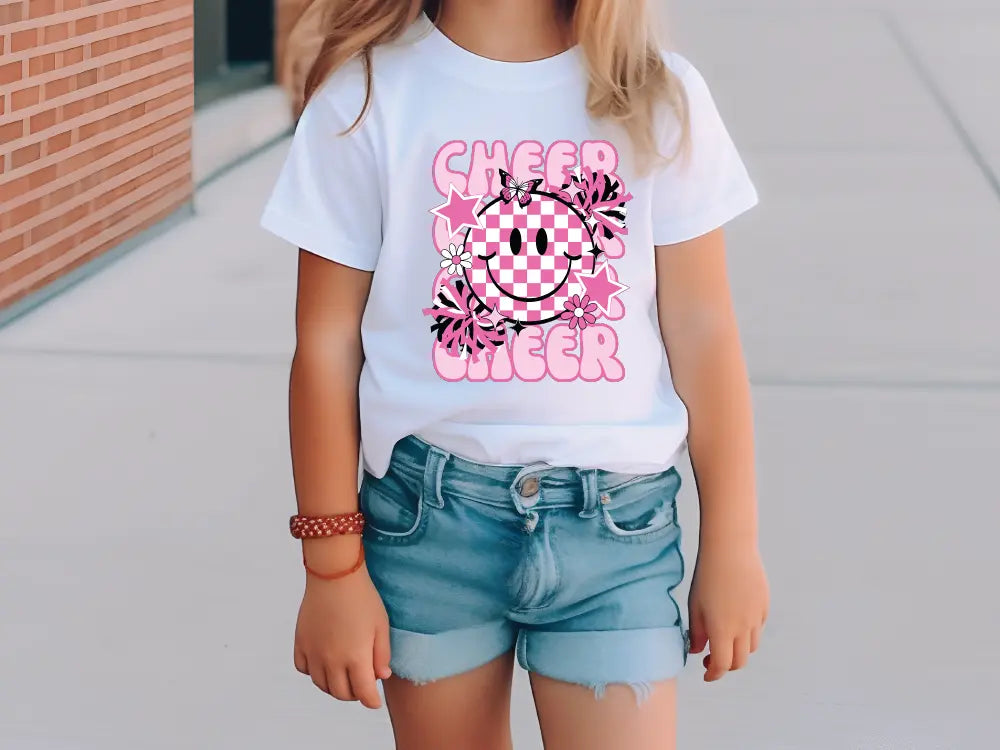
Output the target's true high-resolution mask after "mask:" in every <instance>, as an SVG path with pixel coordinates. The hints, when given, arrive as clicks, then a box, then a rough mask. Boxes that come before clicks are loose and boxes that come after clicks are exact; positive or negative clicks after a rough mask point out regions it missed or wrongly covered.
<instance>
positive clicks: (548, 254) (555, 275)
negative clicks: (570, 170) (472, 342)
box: [465, 193, 594, 324]
mask: <svg viewBox="0 0 1000 750" xmlns="http://www.w3.org/2000/svg"><path fill="white" fill-rule="evenodd" d="M479 220H480V223H481V224H482V228H473V229H470V230H469V231H468V232H467V233H466V236H465V249H466V250H468V251H470V252H471V253H472V267H471V268H468V269H466V271H465V275H466V278H467V279H468V282H469V287H470V288H471V289H472V292H473V293H474V294H475V295H476V297H478V298H479V300H480V301H481V302H482V303H483V304H484V305H486V307H487V308H489V309H490V310H492V309H493V308H494V307H495V308H496V309H497V311H499V313H500V314H501V315H503V316H504V317H505V318H507V319H509V320H514V321H520V322H521V323H526V324H535V323H548V322H550V321H553V320H556V319H557V318H558V317H559V315H560V313H562V312H563V310H564V309H565V308H564V307H563V305H564V304H565V303H566V301H567V300H568V299H569V298H570V297H572V296H573V295H574V294H580V293H581V292H582V285H581V284H579V282H577V281H576V279H575V276H574V274H573V273H572V272H573V270H574V269H576V270H583V268H584V266H583V262H584V259H585V258H588V257H591V256H590V255H589V254H590V253H592V252H594V240H593V237H592V236H591V233H590V231H589V229H588V228H587V226H586V224H584V222H583V219H582V218H581V216H580V214H578V213H577V212H576V210H575V209H574V208H573V207H572V206H570V205H569V204H568V203H566V202H564V201H563V200H561V199H560V198H558V197H556V196H554V195H551V194H549V193H532V194H531V202H530V203H528V204H527V205H525V206H522V205H521V204H520V202H519V201H518V200H511V201H509V202H507V201H504V200H503V199H502V198H497V199H496V200H494V201H493V202H492V203H490V204H488V205H487V206H486V207H485V208H483V209H482V211H480V213H479Z"/></svg>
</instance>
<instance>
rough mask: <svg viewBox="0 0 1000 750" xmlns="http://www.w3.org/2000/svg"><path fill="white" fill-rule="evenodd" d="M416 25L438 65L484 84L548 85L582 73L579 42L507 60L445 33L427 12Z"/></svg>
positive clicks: (426, 51)
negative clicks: (533, 57) (532, 56)
mask: <svg viewBox="0 0 1000 750" xmlns="http://www.w3.org/2000/svg"><path fill="white" fill-rule="evenodd" d="M415 26H416V27H417V31H418V33H419V34H420V36H419V39H418V40H417V42H416V43H417V45H418V46H419V47H420V48H421V51H422V52H423V53H424V54H425V55H427V56H428V59H429V60H430V61H431V62H432V63H433V64H434V65H435V66H436V67H437V68H439V69H440V70H441V71H442V72H444V73H447V74H449V75H452V76H455V77H457V78H462V79H464V80H467V81H470V82H472V83H477V84H479V85H481V86H482V87H483V88H498V87H499V88H517V89H538V88H547V87H549V86H553V85H556V84H559V83H565V82H566V81H567V80H569V79H571V78H573V77H574V76H579V75H580V71H581V64H580V49H579V46H578V45H574V46H573V47H570V48H569V49H567V50H565V51H564V52H560V53H558V54H556V55H552V56H551V57H545V58H542V59H541V60H532V61H530V62H508V61H505V60H494V59H492V58H489V57H483V56H481V55H477V54H476V53H475V52H472V51H470V50H467V49H465V47H462V46H461V45H459V44H457V43H456V42H454V41H452V40H451V39H450V38H449V37H448V36H446V35H445V34H444V32H442V31H441V30H440V29H439V28H438V27H437V26H435V25H434V23H433V21H431V20H430V18H428V17H427V15H426V14H424V13H421V14H420V16H419V17H418V19H417V21H416V23H415Z"/></svg>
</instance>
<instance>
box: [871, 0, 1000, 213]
mask: <svg viewBox="0 0 1000 750" xmlns="http://www.w3.org/2000/svg"><path fill="white" fill-rule="evenodd" d="M879 15H880V16H881V18H882V22H883V23H884V25H885V27H886V29H887V30H888V32H889V35H890V36H891V37H892V38H893V39H894V40H895V42H896V44H897V45H898V46H899V49H900V51H901V52H902V53H903V56H904V57H905V58H906V61H907V62H908V63H909V64H910V67H911V68H913V71H914V73H916V75H917V78H918V79H919V80H920V82H921V83H922V84H923V85H924V88H926V89H927V92H928V93H929V94H930V95H931V97H932V98H933V99H934V101H935V102H937V105H938V107H939V108H940V109H941V112H942V113H943V114H944V116H945V117H946V118H947V119H948V122H949V123H950V124H951V127H952V129H953V130H954V131H955V134H956V135H957V136H958V139H959V141H961V143H962V146H963V147H964V148H965V151H966V153H968V155H969V156H970V157H972V160H973V162H975V164H976V166H977V167H978V168H979V171H980V173H982V175H983V177H984V178H985V179H986V182H987V184H988V185H989V186H990V189H991V190H992V191H993V195H994V196H995V197H996V198H997V199H998V200H1000V176H998V175H997V174H996V172H994V171H993V168H992V167H991V166H990V162H989V160H988V159H987V158H986V155H985V154H983V152H982V151H981V150H980V148H979V146H978V145H977V144H976V141H975V139H974V138H973V137H972V133H970V132H969V129H968V128H967V127H966V126H965V123H964V122H962V118H961V116H959V114H958V113H957V112H956V111H955V109H954V107H953V106H952V103H951V100H950V99H949V98H948V96H947V94H945V92H944V90H943V89H942V88H941V86H939V85H938V82H937V80H935V78H934V76H933V74H932V73H931V71H930V69H929V68H928V67H927V65H926V63H925V62H924V60H923V58H922V57H921V56H920V53H919V52H918V51H917V48H916V47H915V46H914V45H913V43H912V42H911V41H910V39H909V37H907V36H906V34H905V32H904V31H903V29H902V27H901V26H900V25H899V22H898V21H897V20H896V17H895V15H894V14H893V13H892V11H888V10H886V11H882V12H880V13H879Z"/></svg>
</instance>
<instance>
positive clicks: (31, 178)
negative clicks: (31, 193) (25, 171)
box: [25, 164, 59, 190]
mask: <svg viewBox="0 0 1000 750" xmlns="http://www.w3.org/2000/svg"><path fill="white" fill-rule="evenodd" d="M58 174H59V170H58V169H56V165H55V164H53V165H51V166H49V167H45V168H44V169H39V170H37V171H35V172H32V173H31V174H29V175H28V176H27V177H26V178H25V179H27V181H28V189H29V190H34V189H35V188H40V187H41V186H42V185H44V184H46V183H47V182H52V180H54V179H55V178H56V177H57V176H58Z"/></svg>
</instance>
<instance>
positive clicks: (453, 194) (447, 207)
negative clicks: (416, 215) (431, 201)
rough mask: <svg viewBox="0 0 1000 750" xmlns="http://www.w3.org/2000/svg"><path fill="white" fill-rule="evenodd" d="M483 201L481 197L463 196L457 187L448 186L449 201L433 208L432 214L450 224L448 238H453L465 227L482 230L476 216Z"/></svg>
mask: <svg viewBox="0 0 1000 750" xmlns="http://www.w3.org/2000/svg"><path fill="white" fill-rule="evenodd" d="M482 199H483V196H481V195H468V196H467V195H462V194H461V193H460V192H458V191H457V190H456V189H455V185H454V184H451V185H448V200H447V201H445V202H444V203H442V204H441V205H440V206H438V207H436V208H432V209H431V213H432V214H434V215H435V216H440V217H441V218H442V219H444V220H445V221H446V222H448V236H449V237H453V236H454V235H456V234H458V233H459V232H461V231H462V229H463V228H464V227H469V228H470V229H481V228H482V226H483V225H482V224H480V223H479V217H478V216H476V209H477V208H479V201H481V200H482Z"/></svg>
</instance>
